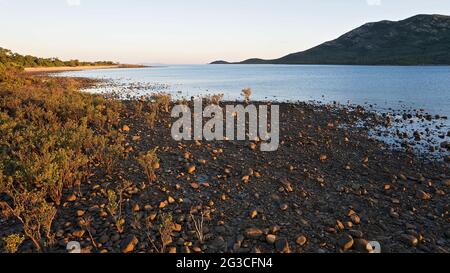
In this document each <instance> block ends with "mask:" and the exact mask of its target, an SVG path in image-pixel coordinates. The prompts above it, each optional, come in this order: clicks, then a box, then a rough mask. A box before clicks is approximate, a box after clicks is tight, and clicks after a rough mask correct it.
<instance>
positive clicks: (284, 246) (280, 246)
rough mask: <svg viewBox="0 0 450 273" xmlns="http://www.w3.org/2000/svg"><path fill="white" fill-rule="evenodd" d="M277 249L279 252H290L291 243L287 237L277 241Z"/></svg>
mask: <svg viewBox="0 0 450 273" xmlns="http://www.w3.org/2000/svg"><path fill="white" fill-rule="evenodd" d="M275 249H276V250H277V251H278V252H279V253H290V252H291V250H290V248H289V243H288V241H287V240H286V239H284V238H280V239H277V240H276V241H275Z"/></svg>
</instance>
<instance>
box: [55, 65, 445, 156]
mask: <svg viewBox="0 0 450 273" xmlns="http://www.w3.org/2000/svg"><path fill="white" fill-rule="evenodd" d="M62 75H63V76H78V77H89V78H97V79H108V80H112V81H113V84H110V83H108V84H106V85H101V86H99V87H96V88H94V89H90V90H87V91H89V92H94V93H102V92H113V91H114V92H119V93H123V94H125V93H126V94H131V95H133V96H141V95H145V94H148V93H152V92H158V91H162V92H168V93H171V94H172V95H173V96H174V97H185V98H190V97H191V96H196V95H205V94H219V93H223V94H224V99H226V100H236V99H242V96H241V90H242V89H243V88H247V87H250V88H252V90H253V95H252V99H253V100H275V101H314V102H321V103H330V102H338V103H340V104H344V105H346V104H357V105H363V106H366V108H369V109H370V110H373V111H376V112H383V113H389V114H390V116H391V117H392V120H396V119H397V120H399V122H393V124H392V126H391V127H388V128H379V129H377V130H374V131H372V132H371V135H372V136H373V137H375V138H377V139H380V140H382V141H384V142H386V143H388V144H390V145H391V146H393V147H394V148H401V147H404V145H405V143H407V144H408V146H409V147H411V148H413V149H414V150H415V151H417V152H418V153H419V154H423V155H425V156H427V157H428V156H429V155H431V156H433V158H442V156H447V155H449V154H450V152H449V151H448V150H446V149H443V148H441V147H440V144H441V143H442V142H443V141H449V140H450V137H449V136H448V135H447V134H448V132H449V128H450V121H449V120H448V119H446V118H438V119H433V120H432V121H429V120H426V119H422V118H421V119H417V118H414V116H415V114H416V113H417V111H420V112H419V113H420V114H421V115H426V114H430V115H433V116H435V115H440V116H441V117H450V66H409V67H402V66H329V65H177V66H165V67H152V68H142V69H107V70H90V71H77V72H65V73H62ZM405 111H406V113H410V114H411V115H412V118H410V119H408V120H407V121H403V118H402V116H403V114H404V113H405ZM398 132H400V133H402V134H403V133H405V134H406V135H407V136H406V137H405V136H399V134H398ZM415 134H420V135H421V139H420V141H418V140H417V139H415Z"/></svg>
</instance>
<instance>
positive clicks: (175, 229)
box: [173, 224, 183, 232]
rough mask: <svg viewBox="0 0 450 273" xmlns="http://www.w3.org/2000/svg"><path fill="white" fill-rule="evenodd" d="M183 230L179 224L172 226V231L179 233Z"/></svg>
mask: <svg viewBox="0 0 450 273" xmlns="http://www.w3.org/2000/svg"><path fill="white" fill-rule="evenodd" d="M182 229H183V227H182V226H181V225H180V224H174V225H173V231H175V232H180V231H181V230H182Z"/></svg>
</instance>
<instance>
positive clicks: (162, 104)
mask: <svg viewBox="0 0 450 273" xmlns="http://www.w3.org/2000/svg"><path fill="white" fill-rule="evenodd" d="M151 99H152V100H154V101H155V103H156V104H157V105H158V107H159V109H160V110H161V111H162V112H165V113H168V112H169V110H170V109H169V108H170V102H171V101H172V96H171V95H170V94H166V93H157V94H153V95H152V96H151Z"/></svg>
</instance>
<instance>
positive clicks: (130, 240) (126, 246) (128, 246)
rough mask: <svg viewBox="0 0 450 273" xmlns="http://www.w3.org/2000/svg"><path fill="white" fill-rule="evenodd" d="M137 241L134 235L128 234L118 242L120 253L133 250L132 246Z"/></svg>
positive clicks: (133, 246)
mask: <svg viewBox="0 0 450 273" xmlns="http://www.w3.org/2000/svg"><path fill="white" fill-rule="evenodd" d="M138 243H139V240H138V239H137V238H136V236H134V235H132V236H128V237H127V238H126V239H125V240H123V241H122V243H121V244H120V248H121V251H122V253H130V252H133V251H134V248H135V247H136V245H137V244H138Z"/></svg>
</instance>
